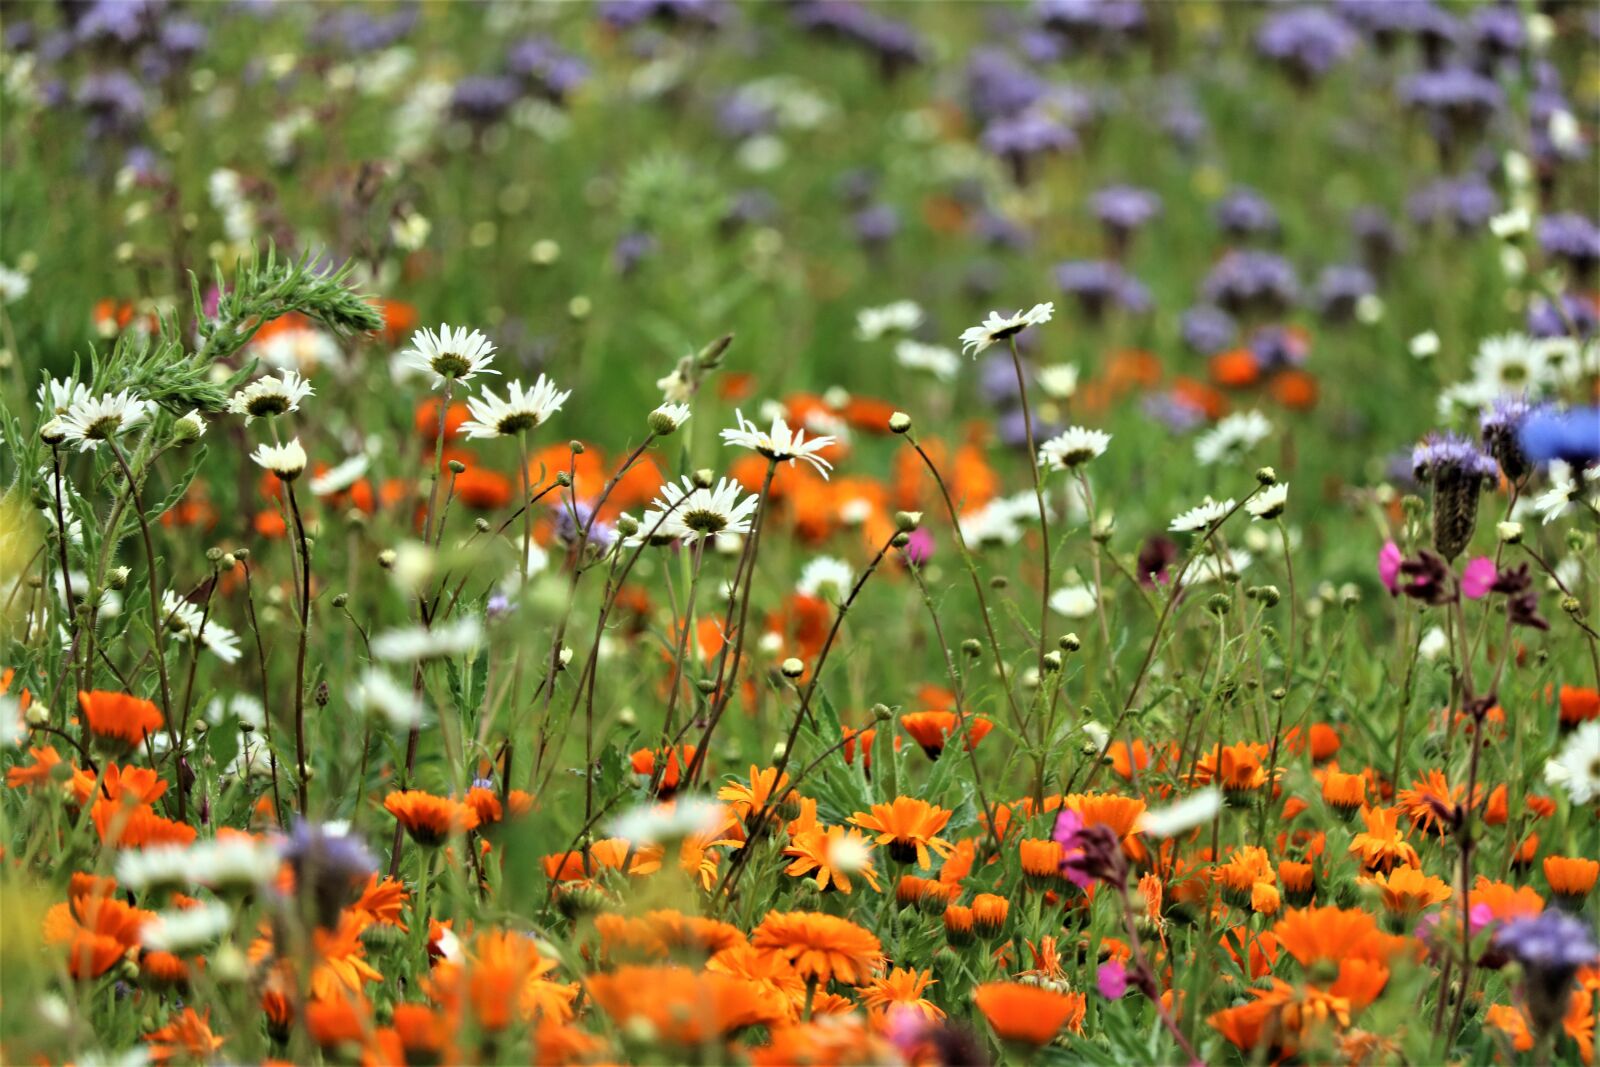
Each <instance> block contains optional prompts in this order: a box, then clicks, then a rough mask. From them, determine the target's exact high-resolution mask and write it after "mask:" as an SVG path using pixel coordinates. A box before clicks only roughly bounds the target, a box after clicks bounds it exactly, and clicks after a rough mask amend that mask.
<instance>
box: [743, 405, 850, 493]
mask: <svg viewBox="0 0 1600 1067" xmlns="http://www.w3.org/2000/svg"><path fill="white" fill-rule="evenodd" d="M733 415H734V418H735V419H737V420H738V423H739V426H738V428H737V429H733V430H723V431H722V432H721V437H722V443H723V444H727V445H738V446H739V447H741V448H749V449H753V450H755V451H757V452H759V453H761V454H762V455H763V456H766V457H767V458H768V459H773V460H779V461H782V460H788V461H789V466H791V467H792V466H794V461H795V460H797V459H800V460H804V461H805V462H807V463H809V464H811V465H812V466H813V467H815V468H816V470H817V473H818V474H820V475H822V476H823V477H824V478H826V477H827V476H828V471H830V470H832V469H833V464H831V463H829V462H828V461H827V460H825V459H823V458H822V457H821V456H820V455H818V453H819V452H821V451H822V450H823V449H825V448H827V447H828V446H829V445H831V444H833V443H834V440H835V439H834V438H833V437H830V436H822V437H813V438H811V439H810V440H807V439H806V435H805V431H804V430H790V429H789V424H788V423H787V422H785V421H784V419H783V416H782V415H779V416H777V417H775V418H774V419H773V420H772V429H771V430H762V429H761V428H760V427H759V426H757V425H756V424H755V423H753V422H751V421H750V420H749V419H747V418H745V417H744V412H742V411H739V410H737V409H735V410H734V413H733Z"/></svg>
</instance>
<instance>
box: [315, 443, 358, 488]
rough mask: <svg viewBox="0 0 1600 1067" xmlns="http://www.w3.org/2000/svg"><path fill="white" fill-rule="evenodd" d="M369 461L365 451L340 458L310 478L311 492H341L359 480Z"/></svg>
mask: <svg viewBox="0 0 1600 1067" xmlns="http://www.w3.org/2000/svg"><path fill="white" fill-rule="evenodd" d="M371 463H372V460H371V459H370V458H369V457H368V456H367V454H366V453H365V452H362V453H359V454H357V455H354V456H351V457H350V458H349V459H346V460H342V461H341V462H339V463H337V464H335V465H334V466H332V467H329V468H328V469H327V470H325V471H323V472H322V473H321V474H319V475H317V476H316V477H315V478H312V479H311V492H312V493H313V494H314V495H316V496H332V495H334V494H335V493H342V492H344V491H345V490H346V489H348V488H350V487H351V486H352V485H355V484H356V482H358V481H360V480H361V476H362V475H363V474H365V473H367V467H369V466H370V465H371Z"/></svg>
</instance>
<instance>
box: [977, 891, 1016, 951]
mask: <svg viewBox="0 0 1600 1067" xmlns="http://www.w3.org/2000/svg"><path fill="white" fill-rule="evenodd" d="M1010 914H1011V902H1010V901H1009V900H1007V899H1006V898H1005V897H1001V896H996V895H995V894H993V893H979V894H978V895H977V896H975V897H973V898H972V923H973V926H974V927H975V928H976V929H977V931H978V934H979V935H980V936H982V937H986V938H988V939H990V940H991V941H992V940H993V939H995V938H997V937H999V936H1000V935H1001V934H1002V933H1003V932H1004V931H1005V928H1006V918H1007V917H1008V916H1009V915H1010Z"/></svg>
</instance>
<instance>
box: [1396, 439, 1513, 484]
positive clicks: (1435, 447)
mask: <svg viewBox="0 0 1600 1067" xmlns="http://www.w3.org/2000/svg"><path fill="white" fill-rule="evenodd" d="M1411 469H1412V471H1413V472H1414V473H1415V474H1416V476H1417V477H1418V478H1420V479H1421V480H1423V481H1436V480H1437V479H1438V478H1439V477H1440V476H1441V475H1443V474H1451V473H1456V472H1459V473H1460V474H1463V475H1467V476H1470V477H1475V478H1493V477H1494V476H1495V475H1497V474H1498V473H1500V468H1499V467H1497V466H1496V465H1495V462H1494V459H1493V458H1492V457H1491V456H1489V455H1488V454H1487V453H1485V452H1484V451H1482V450H1481V449H1480V448H1478V446H1477V445H1476V444H1475V443H1474V442H1472V441H1469V440H1468V439H1467V438H1465V437H1462V436H1461V435H1460V434H1454V433H1445V434H1431V435H1429V436H1428V437H1426V438H1424V439H1423V441H1422V443H1421V444H1419V445H1417V447H1416V448H1414V449H1412V451H1411Z"/></svg>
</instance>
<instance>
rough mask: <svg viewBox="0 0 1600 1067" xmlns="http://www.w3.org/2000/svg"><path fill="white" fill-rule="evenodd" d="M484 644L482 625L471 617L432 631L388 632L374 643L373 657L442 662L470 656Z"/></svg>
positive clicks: (416, 628)
mask: <svg viewBox="0 0 1600 1067" xmlns="http://www.w3.org/2000/svg"><path fill="white" fill-rule="evenodd" d="M482 641H483V624H482V623H481V622H479V621H478V620H477V619H476V618H474V617H473V616H471V615H468V616H466V617H464V618H461V619H458V620H457V621H455V622H452V623H448V624H446V625H443V626H435V627H434V628H433V629H431V630H430V629H427V628H426V627H422V626H404V627H400V628H399V629H395V630H388V631H386V632H384V633H381V634H379V635H377V636H376V637H374V638H373V639H372V654H373V655H374V656H376V657H377V658H379V659H383V660H389V661H391V662H403V661H408V660H419V659H439V658H442V657H445V656H456V655H460V654H462V653H465V652H471V651H472V650H473V649H475V648H477V647H478V645H479V644H481V643H482Z"/></svg>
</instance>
